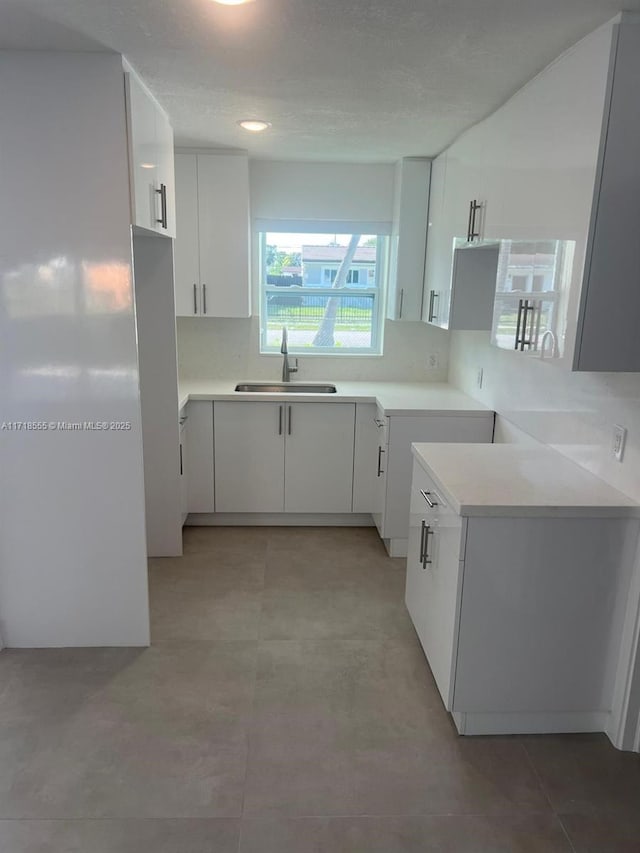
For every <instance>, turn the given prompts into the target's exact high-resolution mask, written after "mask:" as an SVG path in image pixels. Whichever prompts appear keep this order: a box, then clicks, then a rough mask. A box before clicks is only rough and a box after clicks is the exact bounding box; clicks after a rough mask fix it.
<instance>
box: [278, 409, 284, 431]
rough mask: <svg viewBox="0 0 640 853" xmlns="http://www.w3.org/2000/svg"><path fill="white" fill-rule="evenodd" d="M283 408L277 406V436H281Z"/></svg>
mask: <svg viewBox="0 0 640 853" xmlns="http://www.w3.org/2000/svg"><path fill="white" fill-rule="evenodd" d="M283 409H284V406H278V435H282V410H283Z"/></svg>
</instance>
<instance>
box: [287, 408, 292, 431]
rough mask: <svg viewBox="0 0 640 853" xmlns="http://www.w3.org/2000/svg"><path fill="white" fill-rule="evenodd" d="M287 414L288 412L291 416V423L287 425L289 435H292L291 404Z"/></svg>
mask: <svg viewBox="0 0 640 853" xmlns="http://www.w3.org/2000/svg"><path fill="white" fill-rule="evenodd" d="M287 414H288V416H289V423H288V426H287V434H288V435H291V406H289V411H288V413H287Z"/></svg>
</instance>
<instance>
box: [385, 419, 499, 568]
mask: <svg viewBox="0 0 640 853" xmlns="http://www.w3.org/2000/svg"><path fill="white" fill-rule="evenodd" d="M493 423H494V413H493V412H491V411H486V412H484V411H480V412H478V411H474V412H469V413H467V414H464V415H462V414H451V415H435V414H434V415H428V414H425V415H422V414H416V415H391V416H388V417H385V415H384V413H383V412H382V410H381V409H378V412H377V416H376V424H377V428H378V446H377V448H376V454H375V456H374V457H373V458H372V459H371V465H372V466H373V470H374V472H375V486H374V508H373V513H372V514H373V520H374V522H375V524H376V527H377V528H378V532H379V533H380V536H381V538H382V539H383V540H384V541H385V545H386V547H387V550H388V551H389V554H390V555H391V556H392V557H403V556H405V555H406V553H407V551H406V548H407V537H408V534H409V492H410V488H411V459H412V457H411V444H412V442H418V441H428V442H441V441H444V442H483V443H485V442H486V443H491V442H492V441H493Z"/></svg>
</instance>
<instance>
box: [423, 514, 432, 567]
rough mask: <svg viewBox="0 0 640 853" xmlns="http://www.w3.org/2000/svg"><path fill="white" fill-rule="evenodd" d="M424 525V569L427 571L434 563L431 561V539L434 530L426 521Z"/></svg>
mask: <svg viewBox="0 0 640 853" xmlns="http://www.w3.org/2000/svg"><path fill="white" fill-rule="evenodd" d="M422 524H423V528H424V550H423V552H422V568H423V569H426V568H427V566H428V565H430V564H431V563H433V560H430V559H429V537H430V536H432V535H433V530H432V529H431V527H430V526H429V525H428V524H427V523H426V522H425V521H423V522H422Z"/></svg>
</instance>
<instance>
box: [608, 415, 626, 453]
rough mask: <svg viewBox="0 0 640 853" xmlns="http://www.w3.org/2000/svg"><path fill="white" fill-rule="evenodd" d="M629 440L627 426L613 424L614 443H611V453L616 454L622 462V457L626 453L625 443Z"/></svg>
mask: <svg viewBox="0 0 640 853" xmlns="http://www.w3.org/2000/svg"><path fill="white" fill-rule="evenodd" d="M626 440H627V430H626V428H625V427H623V426H620V425H619V424H614V425H613V444H612V445H611V455H612V456H614V457H615V458H616V459H617V460H618V462H622V457H623V455H624V445H625V442H626Z"/></svg>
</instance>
